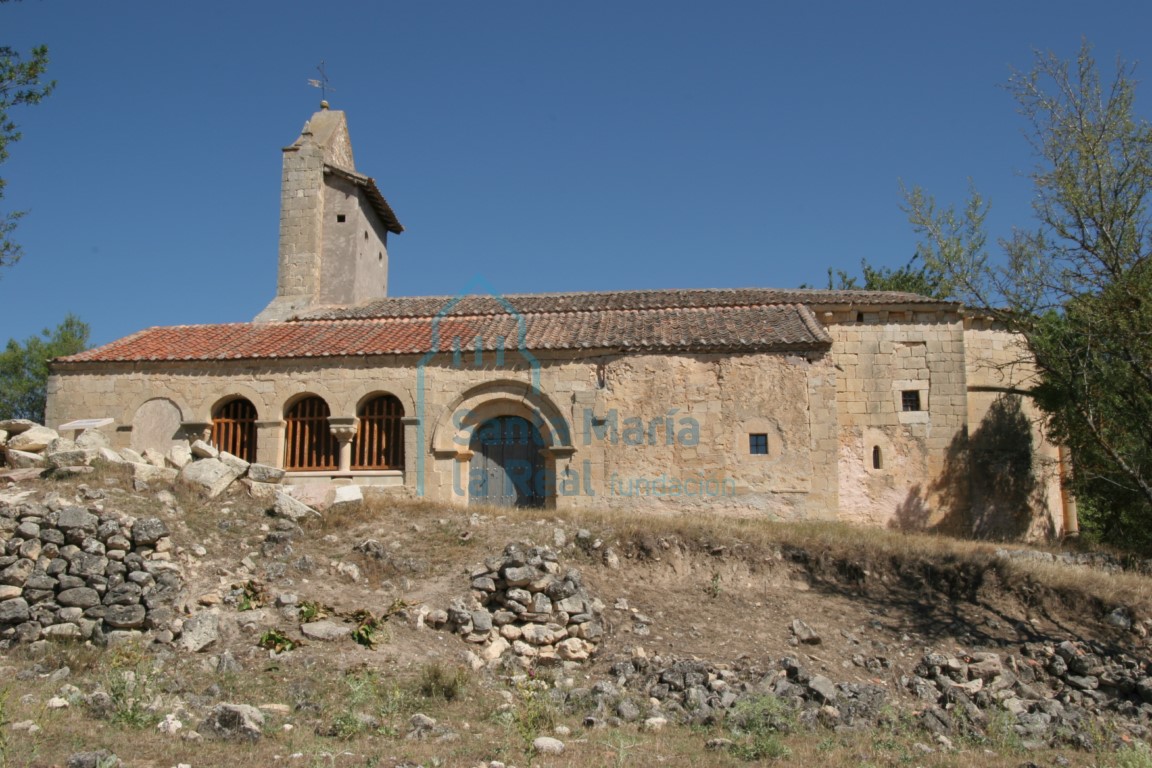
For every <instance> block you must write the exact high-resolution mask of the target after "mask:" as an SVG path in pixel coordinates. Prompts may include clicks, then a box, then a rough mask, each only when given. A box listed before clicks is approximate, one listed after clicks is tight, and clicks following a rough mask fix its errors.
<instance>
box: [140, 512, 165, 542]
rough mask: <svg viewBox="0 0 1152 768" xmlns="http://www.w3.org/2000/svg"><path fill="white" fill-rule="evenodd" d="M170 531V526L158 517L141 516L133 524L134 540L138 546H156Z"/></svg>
mask: <svg viewBox="0 0 1152 768" xmlns="http://www.w3.org/2000/svg"><path fill="white" fill-rule="evenodd" d="M168 533H169V532H168V526H167V525H166V524H165V523H164V521H163V520H161V519H160V518H158V517H141V518H138V519H137V520H136V522H135V523H133V524H132V541H133V542H135V544H136V546H138V547H152V546H155V544H156V542H158V541H160V539H162V538H164V537H165V536H167V535H168Z"/></svg>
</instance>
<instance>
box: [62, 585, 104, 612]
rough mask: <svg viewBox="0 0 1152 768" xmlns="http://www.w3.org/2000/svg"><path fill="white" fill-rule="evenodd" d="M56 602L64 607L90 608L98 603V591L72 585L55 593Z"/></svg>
mask: <svg viewBox="0 0 1152 768" xmlns="http://www.w3.org/2000/svg"><path fill="white" fill-rule="evenodd" d="M56 602H57V603H59V604H60V605H62V606H64V607H75V608H91V607H92V606H94V605H100V593H99V592H97V591H96V590H94V589H92V588H90V587H73V588H72V589H65V590H63V591H61V592H60V593H59V594H57V595H56Z"/></svg>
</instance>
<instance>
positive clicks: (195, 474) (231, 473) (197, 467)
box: [179, 459, 243, 499]
mask: <svg viewBox="0 0 1152 768" xmlns="http://www.w3.org/2000/svg"><path fill="white" fill-rule="evenodd" d="M242 474H243V472H242V471H240V470H239V469H237V468H236V467H235V466H232V465H230V464H226V463H225V462H223V461H220V460H219V459H200V460H199V461H193V462H191V463H189V464H187V465H185V467H184V469H182V470H180V474H179V480H180V481H181V482H182V483H185V484H186V485H190V486H192V487H194V488H196V489H198V490H200V491H201V492H202V493H204V494H205V495H206V496H207V497H208V498H210V499H214V498H216V497H217V496H219V495H220V494H222V493H223V492H224V491H225V490H227V488H228V486H230V485H232V482H233V481H234V480H236V478H238V477H240V475H242Z"/></svg>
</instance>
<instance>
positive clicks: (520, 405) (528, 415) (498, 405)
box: [431, 381, 572, 454]
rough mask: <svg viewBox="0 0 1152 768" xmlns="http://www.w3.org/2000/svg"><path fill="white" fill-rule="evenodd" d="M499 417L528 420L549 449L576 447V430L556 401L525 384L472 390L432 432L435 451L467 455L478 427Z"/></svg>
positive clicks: (493, 384) (445, 413)
mask: <svg viewBox="0 0 1152 768" xmlns="http://www.w3.org/2000/svg"><path fill="white" fill-rule="evenodd" d="M496 416H521V417H523V418H525V419H527V420H528V421H530V422H531V423H532V424H534V425H535V426H536V428H537V429H538V430H540V437H541V439H542V440H543V441H544V444H545V445H546V446H547V447H548V448H551V449H570V448H571V447H572V428H571V426H570V425H569V424H568V422H567V420H566V419H565V418H564V415H563V414H562V413H561V412H560V409H559V408H557V407H556V404H555V403H554V402H552V398H550V397H548V396H547V395H545V394H543V393H542V392H537V391H533V389H532V387H531V386H530V385H528V384H526V383H524V382H522V381H494V382H488V383H487V384H481V385H479V386H476V387H473V388H471V389H469V390H468V391H466V392H465V393H464V394H462V395H460V396H459V397H458V398H456V400H455V401H453V403H452V404H451V405H449V406H448V407H447V408H445V409H444V410H443V411H441V413H440V415H439V416H438V417H437V419H436V424H435V426H434V427H433V428H432V440H431V445H432V451H433V452H434V453H437V454H446V453H465V452H467V451H468V446H469V444H470V443H471V440H472V433H473V431H475V429H476V427H478V426H480V425H481V424H483V423H484V422H485V421H487V420H489V419H491V418H494V417H496Z"/></svg>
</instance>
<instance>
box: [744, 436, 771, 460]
mask: <svg viewBox="0 0 1152 768" xmlns="http://www.w3.org/2000/svg"><path fill="white" fill-rule="evenodd" d="M748 453H751V454H761V455H763V454H766V453H768V435H764V434H752V435H748Z"/></svg>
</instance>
